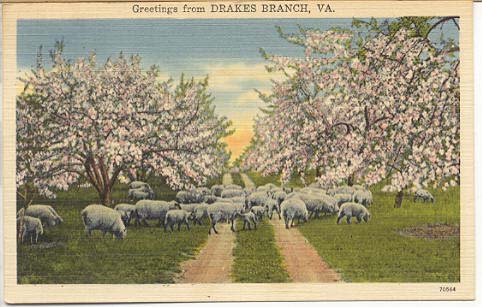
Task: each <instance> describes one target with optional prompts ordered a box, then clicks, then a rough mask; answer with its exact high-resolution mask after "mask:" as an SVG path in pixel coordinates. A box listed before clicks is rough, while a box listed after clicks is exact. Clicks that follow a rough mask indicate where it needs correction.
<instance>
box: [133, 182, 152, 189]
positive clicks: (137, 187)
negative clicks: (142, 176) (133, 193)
mask: <svg viewBox="0 0 482 307" xmlns="http://www.w3.org/2000/svg"><path fill="white" fill-rule="evenodd" d="M146 185H148V184H147V183H145V182H143V181H132V182H131V183H130V184H129V188H131V189H139V188H142V187H144V186H146Z"/></svg>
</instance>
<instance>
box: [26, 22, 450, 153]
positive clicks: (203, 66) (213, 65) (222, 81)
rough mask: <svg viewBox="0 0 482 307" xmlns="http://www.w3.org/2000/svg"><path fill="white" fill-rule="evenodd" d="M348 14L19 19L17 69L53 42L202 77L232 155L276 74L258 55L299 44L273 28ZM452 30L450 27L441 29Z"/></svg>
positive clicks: (71, 51) (295, 51) (81, 52)
mask: <svg viewBox="0 0 482 307" xmlns="http://www.w3.org/2000/svg"><path fill="white" fill-rule="evenodd" d="M351 22H352V19H209V20H207V19H203V20H202V19H183V20H175V19H89V20H78V19H77V20H19V21H18V24H17V67H18V71H19V74H20V75H22V74H23V73H24V72H25V71H26V70H29V69H30V68H32V67H34V66H35V61H36V54H37V50H38V48H39V46H40V45H42V46H43V52H44V53H45V54H46V53H47V52H48V50H50V49H52V48H53V46H54V44H55V42H56V41H57V40H63V41H64V44H65V49H64V54H65V56H66V57H67V58H71V59H75V58H78V57H85V56H87V55H88V54H89V53H90V52H95V53H96V58H97V61H98V64H103V63H104V62H105V60H106V59H107V58H108V57H115V56H117V55H118V54H119V52H121V51H122V52H123V53H124V54H126V55H130V54H138V55H140V56H141V58H142V66H143V67H144V68H148V67H150V66H151V65H153V64H155V65H158V66H159V67H160V70H161V73H162V76H164V77H165V78H166V79H168V78H169V77H172V78H173V79H178V78H179V76H180V75H181V73H183V72H184V73H185V75H186V76H193V77H195V78H204V77H205V76H206V75H208V76H209V88H210V91H211V93H212V95H213V96H214V98H215V100H214V103H215V105H216V111H217V113H218V114H220V115H224V116H226V117H228V118H229V119H230V120H232V121H233V127H234V128H235V129H236V132H235V133H234V134H233V135H232V136H230V137H228V138H227V139H226V142H227V144H228V147H229V149H230V150H231V152H232V157H231V158H232V159H235V158H236V157H237V156H238V155H239V154H241V152H242V150H243V148H244V147H245V146H246V145H247V144H248V143H249V141H250V139H251V137H252V135H253V131H252V125H253V119H254V117H255V116H256V114H257V112H259V108H260V107H263V105H264V104H263V102H261V101H260V100H259V98H258V96H257V94H256V92H255V91H254V89H258V90H260V91H261V92H268V91H269V89H270V84H271V81H270V80H271V79H273V78H276V77H277V76H276V75H273V74H271V73H268V72H266V70H265V68H264V66H265V64H266V62H265V60H264V59H263V58H262V56H261V55H260V53H259V48H260V47H262V48H264V49H265V50H266V51H267V52H269V53H274V54H279V55H285V56H301V55H302V49H301V48H300V47H299V46H295V45H292V44H289V43H287V42H286V41H285V40H284V39H282V38H280V37H279V35H278V33H277V31H276V28H275V26H281V27H282V28H283V30H284V31H285V32H296V31H297V28H298V25H300V26H302V27H307V28H317V29H320V30H326V29H329V28H331V27H334V26H337V27H346V28H347V27H349V26H350V25H351ZM446 31H448V32H454V28H453V27H450V26H449V28H448V30H447V29H446V30H445V31H444V32H446Z"/></svg>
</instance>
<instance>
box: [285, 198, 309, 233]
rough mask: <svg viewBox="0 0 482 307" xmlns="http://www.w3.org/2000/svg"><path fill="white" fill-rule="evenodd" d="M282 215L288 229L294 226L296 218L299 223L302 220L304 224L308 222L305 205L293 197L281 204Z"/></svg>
mask: <svg viewBox="0 0 482 307" xmlns="http://www.w3.org/2000/svg"><path fill="white" fill-rule="evenodd" d="M281 214H282V215H283V218H284V220H285V227H286V229H289V228H290V222H291V227H292V226H293V223H294V220H295V218H296V219H298V223H299V221H300V220H303V221H304V222H307V221H308V210H307V209H306V205H305V203H304V202H303V201H302V200H301V199H300V198H298V197H293V198H289V199H285V200H284V201H283V202H282V203H281Z"/></svg>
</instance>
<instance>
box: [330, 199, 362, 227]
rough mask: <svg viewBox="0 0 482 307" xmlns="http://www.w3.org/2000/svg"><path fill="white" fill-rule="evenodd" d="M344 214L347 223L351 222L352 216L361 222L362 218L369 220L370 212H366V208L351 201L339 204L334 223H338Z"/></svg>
mask: <svg viewBox="0 0 482 307" xmlns="http://www.w3.org/2000/svg"><path fill="white" fill-rule="evenodd" d="M345 216H346V221H347V223H348V224H351V218H352V217H356V218H357V220H358V223H361V221H362V220H364V221H365V222H366V223H368V221H369V220H370V212H368V209H367V208H366V207H365V206H363V205H361V204H357V203H351V202H350V203H344V204H343V205H341V207H340V212H338V219H337V220H336V223H337V224H340V221H341V219H342V218H343V217H345Z"/></svg>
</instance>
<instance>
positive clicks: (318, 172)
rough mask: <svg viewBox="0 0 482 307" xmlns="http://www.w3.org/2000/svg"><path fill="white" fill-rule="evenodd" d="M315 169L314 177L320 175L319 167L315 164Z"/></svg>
mask: <svg viewBox="0 0 482 307" xmlns="http://www.w3.org/2000/svg"><path fill="white" fill-rule="evenodd" d="M315 169H316V171H315V177H317V178H318V177H320V167H318V166H317V167H316V168H315Z"/></svg>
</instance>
